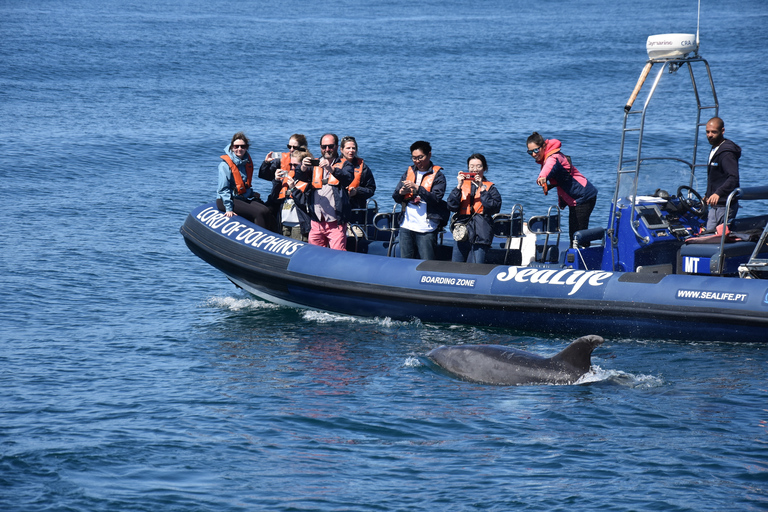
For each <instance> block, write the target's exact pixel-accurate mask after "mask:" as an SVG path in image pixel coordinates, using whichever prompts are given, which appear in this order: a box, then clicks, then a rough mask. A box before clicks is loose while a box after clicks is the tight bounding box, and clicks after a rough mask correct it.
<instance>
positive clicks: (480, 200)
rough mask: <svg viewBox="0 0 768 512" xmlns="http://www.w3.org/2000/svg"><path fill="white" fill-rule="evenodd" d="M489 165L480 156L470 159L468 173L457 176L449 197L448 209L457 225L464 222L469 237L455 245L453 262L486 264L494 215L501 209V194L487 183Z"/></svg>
mask: <svg viewBox="0 0 768 512" xmlns="http://www.w3.org/2000/svg"><path fill="white" fill-rule="evenodd" d="M486 172H488V163H487V162H486V161H485V157H484V156H483V155H481V154H480V153H475V154H473V155H471V156H470V157H469V158H468V159H467V171H462V172H460V173H459V174H458V176H457V179H458V184H457V186H456V188H454V189H453V190H452V191H451V193H450V195H449V196H448V210H450V211H452V212H455V213H454V217H455V218H456V220H457V221H458V222H462V221H465V222H466V226H467V232H468V235H469V236H468V238H467V240H465V241H456V242H455V243H454V245H453V255H452V258H451V259H452V261H466V262H468V263H485V255H486V254H487V252H488V249H490V247H491V243H492V242H493V216H494V215H495V214H497V213H499V211H500V210H501V194H499V191H498V190H497V189H496V186H495V185H494V184H493V183H491V182H490V181H486V179H485V173H486Z"/></svg>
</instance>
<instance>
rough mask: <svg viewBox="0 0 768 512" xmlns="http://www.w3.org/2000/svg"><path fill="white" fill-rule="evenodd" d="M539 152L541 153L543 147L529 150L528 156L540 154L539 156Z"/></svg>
mask: <svg viewBox="0 0 768 512" xmlns="http://www.w3.org/2000/svg"><path fill="white" fill-rule="evenodd" d="M539 151H541V147H538V148H536V149H529V150H528V154H529V155H538V154H539Z"/></svg>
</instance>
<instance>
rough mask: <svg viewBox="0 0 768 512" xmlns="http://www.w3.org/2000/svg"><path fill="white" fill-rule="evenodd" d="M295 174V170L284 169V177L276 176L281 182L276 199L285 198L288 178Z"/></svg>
mask: <svg viewBox="0 0 768 512" xmlns="http://www.w3.org/2000/svg"><path fill="white" fill-rule="evenodd" d="M289 161H290V159H289ZM295 175H296V172H295V171H292V170H288V171H286V176H285V177H284V178H278V179H279V180H280V181H282V183H283V184H282V186H281V188H280V193H279V194H278V195H277V197H278V199H285V197H286V196H287V195H288V178H294V176H295ZM294 179H295V178H294Z"/></svg>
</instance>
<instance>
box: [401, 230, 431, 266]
mask: <svg viewBox="0 0 768 512" xmlns="http://www.w3.org/2000/svg"><path fill="white" fill-rule="evenodd" d="M435 247H437V231H429V232H427V233H418V232H416V231H411V230H410V229H404V228H400V257H401V258H411V259H413V258H416V251H417V250H418V254H419V258H421V259H422V260H433V259H435Z"/></svg>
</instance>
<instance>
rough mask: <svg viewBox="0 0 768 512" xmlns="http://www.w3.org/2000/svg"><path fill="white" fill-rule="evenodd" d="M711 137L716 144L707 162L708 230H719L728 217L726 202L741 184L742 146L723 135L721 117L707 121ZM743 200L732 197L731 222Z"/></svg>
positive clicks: (706, 199)
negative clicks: (740, 161)
mask: <svg viewBox="0 0 768 512" xmlns="http://www.w3.org/2000/svg"><path fill="white" fill-rule="evenodd" d="M706 130H707V140H708V141H709V143H710V144H711V145H712V151H710V153H709V160H708V163H707V192H706V194H704V202H705V203H707V204H708V205H709V214H708V216H707V229H706V230H707V231H715V229H716V228H717V226H719V225H720V224H722V223H723V220H724V219H725V206H726V202H727V201H728V195H729V194H730V193H731V192H733V191H734V190H736V189H737V188H739V158H741V148H740V147H739V146H738V145H737V144H736V143H734V142H733V141H731V140H728V139H726V138H724V137H723V132H724V131H725V123H724V122H723V120H722V119H720V118H719V117H713V118H712V119H710V120H709V121H708V122H707V127H706ZM738 211H739V202H738V201H736V200H735V199H734V200H733V201H731V209H730V211H729V212H728V223H729V224H730V223H731V221H733V219H735V218H736V213H738Z"/></svg>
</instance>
